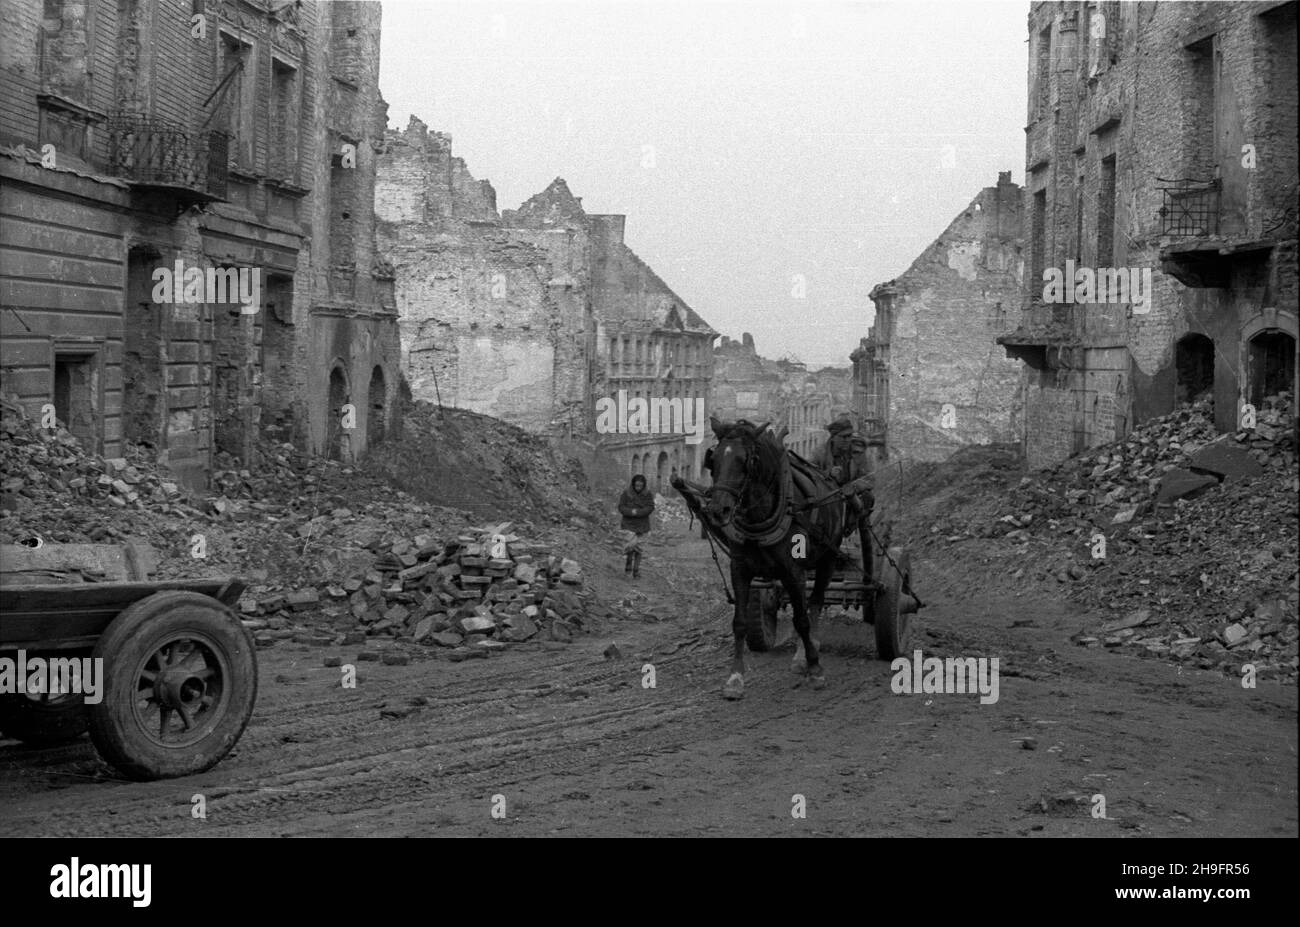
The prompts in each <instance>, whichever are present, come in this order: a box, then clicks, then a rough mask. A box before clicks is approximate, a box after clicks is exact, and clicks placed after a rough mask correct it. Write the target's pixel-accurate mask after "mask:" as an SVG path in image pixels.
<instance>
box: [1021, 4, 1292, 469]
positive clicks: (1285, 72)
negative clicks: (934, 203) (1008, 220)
mask: <svg viewBox="0 0 1300 927" xmlns="http://www.w3.org/2000/svg"><path fill="white" fill-rule="evenodd" d="M1029 41H1030V47H1031V52H1030V58H1029V101H1028V103H1029V105H1028V110H1029V124H1028V126H1027V129H1026V132H1027V137H1026V155H1025V162H1026V190H1025V237H1026V242H1027V244H1026V247H1027V252H1028V253H1027V265H1028V268H1029V269H1028V272H1027V273H1026V275H1025V286H1024V291H1023V293H1022V297H1021V301H1022V304H1023V306H1024V313H1025V314H1024V318H1023V324H1022V325H1021V326H1020V327H1019V328H1018V329H1017V330H1016V331H1014V332H1011V333H1008V334H1007V335H1005V336H1003V337H1002V338H1001V339H1000V340H1001V342H1002V344H1004V345H1005V347H1006V350H1007V352H1008V354H1009V355H1011V356H1012V357H1015V358H1018V359H1019V360H1021V361H1023V362H1024V394H1025V431H1024V443H1025V450H1026V455H1027V457H1028V459H1029V461H1030V463H1031V464H1032V465H1046V464H1050V463H1052V462H1054V461H1057V460H1060V459H1062V458H1064V457H1066V456H1068V455H1070V454H1074V453H1077V452H1079V451H1081V450H1083V449H1085V448H1088V447H1091V446H1095V445H1099V444H1105V443H1109V442H1111V441H1114V440H1117V439H1119V438H1122V437H1123V436H1124V435H1126V434H1127V433H1128V432H1129V430H1130V429H1131V428H1132V427H1133V426H1134V424H1136V423H1140V422H1143V421H1146V420H1148V419H1151V418H1153V417H1156V416H1159V415H1162V414H1165V413H1167V412H1169V411H1171V410H1172V409H1174V408H1175V407H1176V406H1177V405H1178V404H1179V403H1181V402H1184V401H1187V400H1189V399H1192V398H1197V397H1200V396H1212V397H1213V399H1214V416H1215V424H1216V426H1217V427H1218V428H1219V429H1221V430H1223V431H1228V430H1234V429H1236V428H1238V427H1239V426H1240V425H1241V424H1242V423H1243V422H1244V421H1246V417H1245V413H1247V412H1248V410H1247V409H1246V407H1247V406H1250V407H1253V408H1254V409H1256V410H1259V409H1261V408H1262V407H1263V406H1265V405H1271V404H1277V405H1279V406H1284V405H1285V404H1286V403H1287V402H1288V401H1292V402H1291V408H1292V414H1294V402H1293V400H1294V396H1295V391H1296V388H1297V380H1296V370H1297V297H1296V228H1297V223H1296V218H1297V217H1296V196H1297V177H1298V171H1297V139H1296V108H1297V88H1296V5H1295V3H1293V2H1291V3H1251V4H1229V3H1206V2H1195V3H1171V4H1164V3H1156V4H1145V3H1144V4H1133V3H1113V2H1105V3H1089V2H1068V3H1035V4H1034V5H1033V7H1032V10H1031V13H1030V16H1029ZM1112 271H1118V272H1119V273H1120V274H1122V275H1123V278H1124V279H1127V280H1129V281H1130V285H1129V286H1128V287H1127V290H1128V292H1125V290H1124V289H1123V288H1117V286H1116V279H1117V278H1116V277H1115V276H1112V274H1111V272H1112ZM1102 272H1105V273H1106V274H1107V275H1108V276H1111V279H1112V282H1111V284H1110V286H1109V290H1108V292H1106V293H1105V296H1104V298H1103V297H1102V294H1101V293H1100V292H1099V291H1098V292H1089V290H1090V289H1091V283H1092V281H1091V279H1090V275H1091V276H1097V277H1098V278H1099V277H1100V275H1101V273H1102ZM1054 274H1059V275H1061V276H1062V277H1064V278H1067V279H1065V284H1066V289H1065V290H1064V291H1063V292H1054V291H1052V290H1051V289H1050V288H1049V287H1048V286H1047V283H1048V282H1050V280H1051V278H1052V276H1053V275H1054ZM1117 290H1118V292H1117ZM1135 291H1136V292H1135ZM1142 291H1145V292H1142Z"/></svg>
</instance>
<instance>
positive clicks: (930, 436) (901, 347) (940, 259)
mask: <svg viewBox="0 0 1300 927" xmlns="http://www.w3.org/2000/svg"><path fill="white" fill-rule="evenodd" d="M1020 200H1021V189H1020V187H1019V186H1018V185H1016V184H1014V183H1012V182H1011V175H1010V172H1004V173H1002V174H1001V175H1000V176H999V178H998V183H997V185H996V186H992V187H986V188H985V189H984V190H982V191H980V193H979V195H978V196H976V197H975V199H974V200H972V201H971V203H970V205H969V206H967V207H966V209H965V210H963V211H962V213H961V214H960V215H958V216H957V218H956V219H954V220H953V222H952V224H950V225H949V226H948V228H947V229H945V230H944V232H943V233H942V234H941V235H940V236H939V237H938V238H937V239H936V240H935V241H934V243H933V244H931V245H930V247H928V248H927V249H926V250H925V251H924V252H922V253H921V255H920V256H919V257H918V258H917V259H916V260H915V261H913V262H912V265H911V266H910V267H909V268H908V269H907V271H905V272H904V273H903V274H902V275H901V276H900V277H898V278H897V279H896V280H891V281H889V282H888V283H885V284H880V285H878V286H877V287H875V288H874V289H873V290H872V292H871V299H872V301H873V302H874V303H875V307H876V319H875V323H874V324H873V326H872V328H871V331H870V334H869V337H868V341H870V342H871V344H872V346H873V351H874V350H875V348H876V347H880V348H883V349H884V353H882V355H881V357H880V358H879V359H876V357H875V354H874V353H872V354H870V355H868V354H865V353H860V352H855V355H854V357H855V359H856V362H857V363H858V364H859V366H860V370H859V373H858V380H859V382H860V383H863V384H866V383H869V382H874V381H875V380H876V379H877V377H876V370H875V369H874V368H875V366H876V365H879V366H880V368H881V369H880V374H881V377H880V379H883V380H884V381H885V382H884V383H883V384H882V385H883V387H884V393H885V396H884V397H882V398H879V399H878V400H877V401H876V402H875V404H874V405H873V407H872V408H867V403H866V394H865V392H863V391H860V392H859V394H858V402H859V412H860V414H861V415H862V417H863V418H864V419H875V418H878V417H879V416H880V414H881V413H883V416H884V418H885V422H884V423H883V424H884V430H885V435H886V437H885V441H886V447H887V454H888V456H889V457H890V458H905V459H912V460H932V461H937V460H943V459H945V458H947V457H948V456H949V455H951V454H952V453H953V452H954V451H955V450H957V449H958V448H959V447H961V446H962V445H965V444H990V443H997V442H1010V441H1016V440H1018V439H1019V436H1020V431H1021V427H1022V422H1021V419H1022V388H1021V383H1020V365H1019V364H1018V363H1016V362H1015V361H1013V360H1010V359H1008V358H1007V357H1006V356H1005V353H1004V352H1003V350H1002V348H1001V347H999V346H998V344H997V343H996V341H995V340H994V339H995V338H997V337H998V336H999V335H1001V334H1003V333H1005V332H1007V331H1010V330H1011V329H1012V328H1014V327H1015V326H1016V324H1017V323H1018V321H1019V305H1020V298H1021V294H1022V292H1023V277H1024V272H1025V267H1024V256H1023V254H1022V253H1021V247H1022V242H1021V239H1020ZM886 358H887V359H886ZM864 388H865V387H864Z"/></svg>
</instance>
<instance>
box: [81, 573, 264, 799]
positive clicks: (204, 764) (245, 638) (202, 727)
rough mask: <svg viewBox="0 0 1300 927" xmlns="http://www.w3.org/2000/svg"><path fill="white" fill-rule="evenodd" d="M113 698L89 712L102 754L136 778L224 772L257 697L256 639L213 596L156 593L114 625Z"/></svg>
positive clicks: (109, 694)
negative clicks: (217, 767)
mask: <svg viewBox="0 0 1300 927" xmlns="http://www.w3.org/2000/svg"><path fill="white" fill-rule="evenodd" d="M94 655H95V656H96V657H102V658H103V660H104V663H103V666H104V667H105V672H104V676H105V684H104V698H103V701H101V702H100V703H99V704H97V705H90V706H88V710H89V714H90V737H91V739H92V740H93V741H94V742H95V746H96V748H98V750H99V753H100V755H101V756H103V757H104V759H105V760H107V761H108V762H109V763H111V764H112V765H113V766H115V767H116V768H117V769H119V770H121V771H122V772H123V773H125V774H126V775H128V776H130V777H131V778H133V779H167V778H171V777H174V776H188V775H192V774H194V773H199V772H202V771H203V770H205V769H209V768H210V767H212V766H214V765H216V764H217V763H218V762H219V761H220V760H221V758H222V757H224V756H225V755H226V754H227V753H229V752H230V749H231V748H232V747H233V746H234V745H235V743H236V742H237V741H238V740H239V736H240V735H241V734H242V733H243V732H244V726H245V725H247V724H248V718H249V715H251V714H252V712H253V702H254V701H255V700H256V698H257V662H256V658H255V656H254V649H253V639H252V635H250V634H249V633H248V631H247V629H245V628H244V626H243V625H242V624H241V623H240V621H239V619H238V618H236V617H235V614H234V613H233V612H232V611H230V609H228V608H226V606H224V605H222V604H221V603H220V602H219V601H217V600H216V599H214V598H211V597H210V596H206V595H201V594H199V593H197V592H185V591H181V590H171V591H167V592H156V593H154V594H153V595H151V596H149V597H148V598H145V599H141V600H140V601H139V602H136V603H135V604H133V605H131V606H130V607H129V608H127V609H125V610H124V611H123V612H122V613H121V614H120V615H118V616H117V617H116V618H115V619H113V622H112V624H110V625H109V626H108V628H107V629H106V630H105V631H104V633H103V635H102V636H101V637H100V638H99V641H98V643H97V644H96V645H95V653H94Z"/></svg>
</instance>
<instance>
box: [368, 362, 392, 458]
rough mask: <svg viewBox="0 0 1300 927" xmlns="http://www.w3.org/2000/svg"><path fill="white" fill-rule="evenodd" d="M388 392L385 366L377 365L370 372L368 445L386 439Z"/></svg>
mask: <svg viewBox="0 0 1300 927" xmlns="http://www.w3.org/2000/svg"><path fill="white" fill-rule="evenodd" d="M387 400H388V393H387V389H386V387H385V385H384V368H383V367H380V366H378V365H376V367H375V369H374V371H372V372H371V374H370V408H369V410H368V412H369V418H368V419H367V420H366V447H368V448H369V447H374V446H375V445H376V444H378V443H379V442H380V441H383V440H384V435H385V434H386V433H387V431H388V402H387Z"/></svg>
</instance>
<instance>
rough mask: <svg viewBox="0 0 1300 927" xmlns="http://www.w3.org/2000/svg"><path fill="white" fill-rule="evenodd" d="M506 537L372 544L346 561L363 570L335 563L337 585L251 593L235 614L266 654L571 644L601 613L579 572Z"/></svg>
mask: <svg viewBox="0 0 1300 927" xmlns="http://www.w3.org/2000/svg"><path fill="white" fill-rule="evenodd" d="M512 527H513V526H512V525H511V524H510V523H505V524H501V525H496V526H490V527H478V528H471V529H468V530H467V531H466V532H464V533H462V534H461V535H459V536H458V537H456V538H455V539H454V540H451V541H443V540H441V539H439V538H436V537H434V536H432V535H427V534H418V535H415V536H412V537H409V538H406V537H403V538H398V539H397V540H395V541H389V542H384V543H376V544H374V545H372V549H370V550H367V551H358V552H354V553H359V554H361V555H362V558H365V557H366V556H367V555H369V558H370V562H369V564H368V565H362V564H360V563H359V562H358V560H357V558H356V557H355V556H353V557H348V556H343V557H340V558H338V560H337V561H336V562H337V563H338V564H339V565H340V566H342V567H343V569H344V570H346V569H347V564H349V563H350V565H351V567H352V572H351V575H348V576H346V577H344V578H342V579H341V581H331V582H327V583H326V584H325V585H324V586H323V587H320V588H303V589H298V590H294V591H291V592H288V593H283V592H271V593H270V594H262V595H259V594H258V593H259V591H261V590H259V587H253V588H252V589H251V590H250V594H249V595H247V596H245V598H244V600H243V601H241V603H240V610H241V611H242V612H243V613H244V615H245V624H246V625H247V626H248V627H249V628H250V629H251V630H253V631H254V636H255V637H257V638H258V640H259V642H260V643H262V644H263V645H264V646H265V645H268V644H270V643H272V642H274V640H276V639H279V638H284V637H292V638H293V639H295V640H299V641H301V642H308V643H321V644H328V643H334V642H335V641H336V639H337V634H338V633H339V632H342V633H343V641H344V643H361V642H364V641H366V640H368V639H372V638H388V639H405V640H409V641H413V642H415V643H418V644H426V645H435V646H439V647H450V648H473V649H475V650H476V651H477V652H488V651H492V650H501V649H504V648H505V647H506V646H508V645H509V644H516V643H522V642H524V641H528V640H533V639H536V640H541V641H556V642H562V643H568V642H570V641H572V640H573V638H574V636H575V635H577V634H580V633H582V631H583V628H584V625H585V624H586V622H587V621H588V619H589V616H590V615H591V614H593V613H596V614H599V613H600V611H601V608H600V606H598V605H597V604H596V603H594V601H592V598H591V596H590V595H589V594H588V593H586V592H585V591H583V589H582V585H583V577H582V569H581V566H580V565H579V564H578V563H577V562H576V561H574V560H570V559H568V558H564V557H559V556H556V555H554V554H552V553H550V552H549V551H547V550H546V549H545V547H544V546H543V545H539V544H535V543H530V542H527V541H525V540H524V539H523V538H521V537H520V536H519V535H517V534H514V533H511V529H512ZM304 610H317V611H318V612H319V614H320V616H321V617H322V618H323V619H324V620H325V622H326V623H327V624H328V625H329V626H330V630H323V631H320V632H316V633H315V634H313V633H311V632H302V631H301V630H297V629H295V628H294V626H293V622H292V617H293V612H295V611H304ZM286 611H287V612H288V613H289V614H285V612H286ZM286 632H289V633H286ZM454 657H455V655H454V654H453V658H454Z"/></svg>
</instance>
